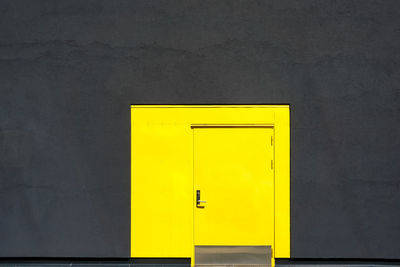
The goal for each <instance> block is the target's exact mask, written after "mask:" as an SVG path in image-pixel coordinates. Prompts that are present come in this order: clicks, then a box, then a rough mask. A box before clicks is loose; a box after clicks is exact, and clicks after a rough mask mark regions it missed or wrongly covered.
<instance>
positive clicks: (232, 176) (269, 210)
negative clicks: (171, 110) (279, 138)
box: [194, 127, 274, 246]
mask: <svg viewBox="0 0 400 267" xmlns="http://www.w3.org/2000/svg"><path fill="white" fill-rule="evenodd" d="M272 137H273V128H271V127H269V128H266V127H257V128H250V127H245V128H243V127H234V128H232V127H223V128H221V127H211V128H194V190H195V191H196V192H197V190H200V197H201V199H202V200H204V201H207V203H204V204H203V203H201V205H200V206H198V205H194V245H195V246H198V245H203V246H204V245H216V246H229V245H231V246H245V245H249V246H262V245H270V246H273V243H274V170H273V164H272V163H273V157H274V155H273V151H274V149H273V144H272V143H271V140H272ZM194 195H196V194H194Z"/></svg>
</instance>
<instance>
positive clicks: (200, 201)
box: [196, 190, 207, 207]
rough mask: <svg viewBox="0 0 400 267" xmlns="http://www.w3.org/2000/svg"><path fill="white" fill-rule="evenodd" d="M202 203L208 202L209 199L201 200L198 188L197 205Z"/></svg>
mask: <svg viewBox="0 0 400 267" xmlns="http://www.w3.org/2000/svg"><path fill="white" fill-rule="evenodd" d="M202 203H207V201H205V200H200V190H196V206H197V207H198V206H201V204H202Z"/></svg>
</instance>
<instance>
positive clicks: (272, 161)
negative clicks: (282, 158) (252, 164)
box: [271, 159, 274, 170]
mask: <svg viewBox="0 0 400 267" xmlns="http://www.w3.org/2000/svg"><path fill="white" fill-rule="evenodd" d="M273 169H274V160H273V159H271V170H273Z"/></svg>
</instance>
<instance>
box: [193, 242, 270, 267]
mask: <svg viewBox="0 0 400 267" xmlns="http://www.w3.org/2000/svg"><path fill="white" fill-rule="evenodd" d="M271 254H272V253H271V246H195V266H198V267H201V266H203V265H204V267H210V266H226V265H230V266H235V265H240V266H242V267H243V266H244V265H249V266H262V267H265V266H271Z"/></svg>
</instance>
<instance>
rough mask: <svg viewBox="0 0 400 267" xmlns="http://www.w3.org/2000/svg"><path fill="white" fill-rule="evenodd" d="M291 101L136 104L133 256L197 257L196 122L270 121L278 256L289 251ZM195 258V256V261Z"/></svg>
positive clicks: (238, 123)
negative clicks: (272, 129)
mask: <svg viewBox="0 0 400 267" xmlns="http://www.w3.org/2000/svg"><path fill="white" fill-rule="evenodd" d="M289 113H290V112H289V106H288V105H132V106H131V257H133V258H136V257H140V258H158V257H160V258H168V257H174V258H175V257H182V258H192V259H193V257H194V249H193V248H194V243H193V241H194V240H193V143H192V134H193V130H192V127H210V126H211V127H212V126H218V125H219V126H228V127H229V126H231V127H235V126H245V125H246V126H248V127H258V126H264V127H265V126H272V127H274V131H275V133H274V136H275V138H274V140H273V142H274V147H275V161H274V165H275V166H274V167H275V168H274V171H275V190H274V191H275V223H274V225H275V234H274V236H275V242H274V243H275V245H274V252H273V254H274V256H275V258H289V257H290V118H289ZM192 263H193V261H192Z"/></svg>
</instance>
